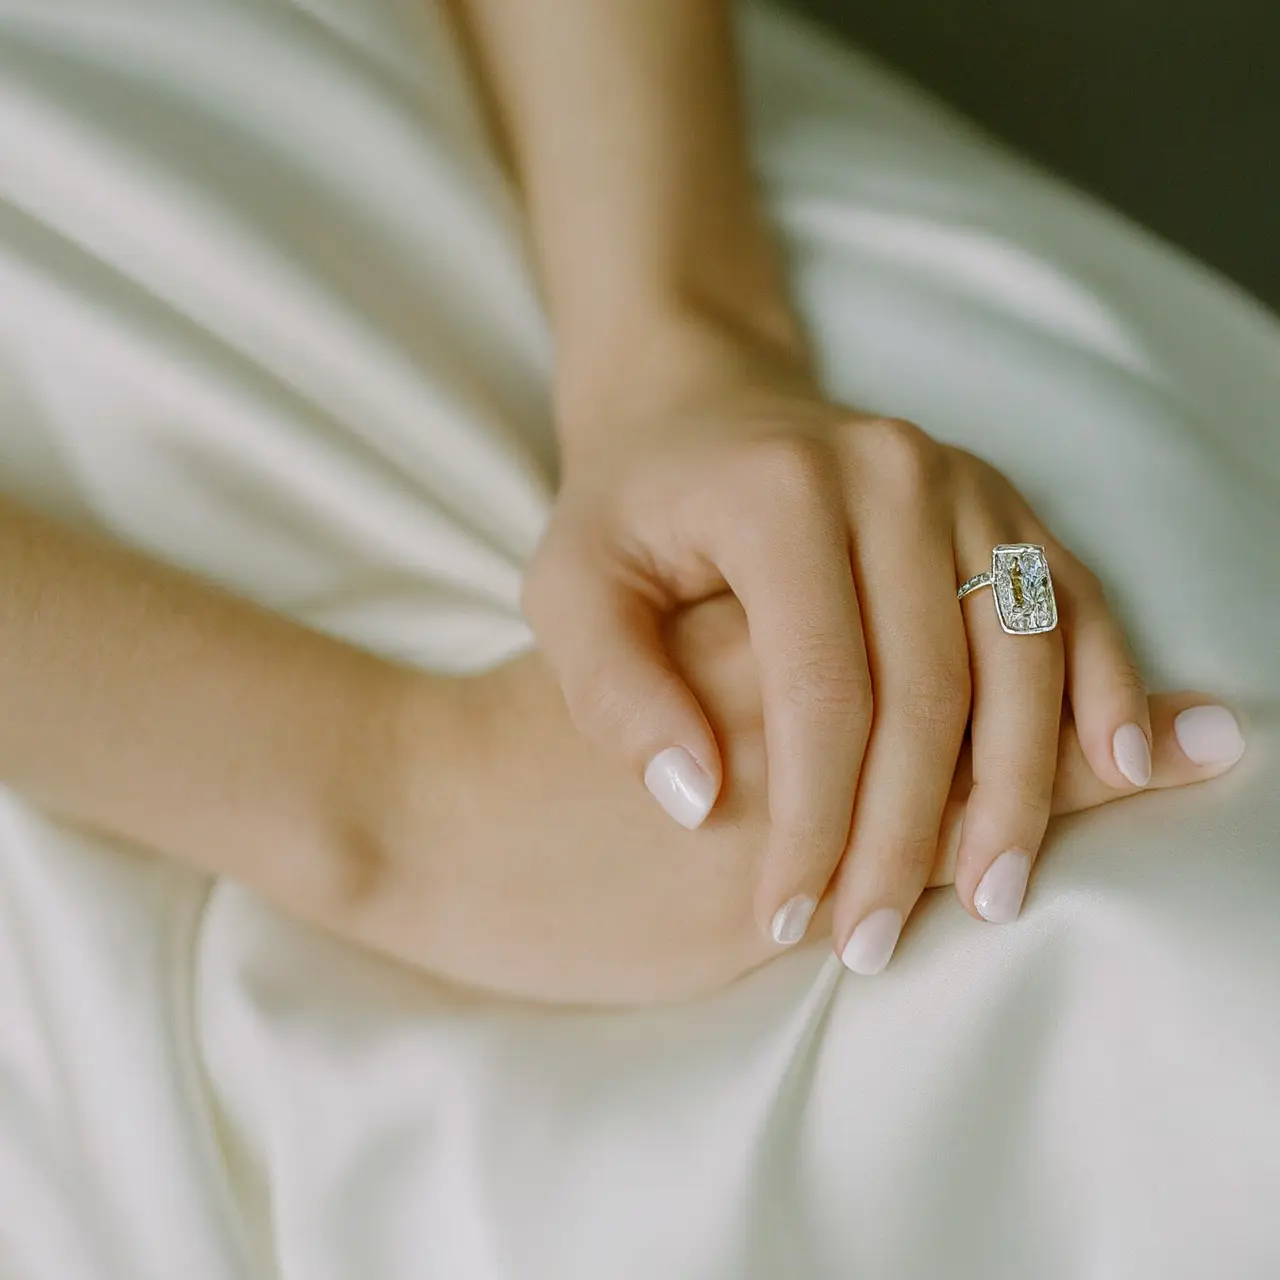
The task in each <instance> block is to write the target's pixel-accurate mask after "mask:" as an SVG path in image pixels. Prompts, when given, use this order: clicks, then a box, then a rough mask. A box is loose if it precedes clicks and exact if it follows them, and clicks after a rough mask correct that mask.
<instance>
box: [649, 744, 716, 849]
mask: <svg viewBox="0 0 1280 1280" xmlns="http://www.w3.org/2000/svg"><path fill="white" fill-rule="evenodd" d="M644 785H645V786H646V787H648V788H649V790H650V791H651V792H652V793H653V798H654V799H655V800H656V801H657V802H658V803H659V804H660V805H661V806H662V807H663V808H664V809H665V810H666V811H667V813H669V814H670V815H671V817H673V818H674V819H675V820H676V821H677V822H678V823H679V824H680V825H681V826H682V827H687V828H688V829H689V830H690V831H692V830H693V829H694V828H695V827H700V826H701V825H702V823H703V820H704V819H705V818H706V816H707V814H709V813H710V812H711V806H712V805H713V804H715V802H716V789H715V786H714V784H713V783H712V781H711V778H710V777H709V776H708V774H707V773H706V771H705V770H704V769H702V768H701V767H700V766H699V765H698V762H697V761H696V760H695V759H694V758H693V757H692V756H691V755H690V754H689V753H688V752H687V751H686V750H685V749H684V748H683V747H668V748H667V749H666V750H665V751H659V752H658V754H657V755H656V756H654V757H653V759H652V760H650V761H649V767H648V768H647V769H646V770H645V771H644Z"/></svg>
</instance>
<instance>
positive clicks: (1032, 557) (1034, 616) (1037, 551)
mask: <svg viewBox="0 0 1280 1280" xmlns="http://www.w3.org/2000/svg"><path fill="white" fill-rule="evenodd" d="M983 587H990V588H991V590H992V593H993V594H994V596H995V601H996V617H997V618H999V619H1000V626H1001V627H1002V628H1003V629H1004V631H1006V632H1007V633H1008V634H1009V635H1011V636H1037V635H1042V634H1043V633H1044V632H1046V631H1052V630H1053V629H1054V628H1055V627H1056V626H1057V625H1058V601H1057V599H1056V597H1055V596H1054V594H1053V579H1052V577H1050V575H1049V561H1048V560H1047V559H1046V557H1045V554H1044V548H1043V547H1038V546H1036V544H1035V543H1033V542H1002V543H1001V544H1000V545H999V546H997V547H994V548H992V551H991V569H990V570H989V571H988V572H986V573H976V574H974V576H973V577H972V578H970V579H969V580H968V581H967V582H965V583H963V584H962V585H961V587H960V588H959V590H958V591H957V592H956V599H957V600H963V599H964V598H965V596H967V595H970V594H972V593H973V592H974V591H979V590H981V589H982V588H983Z"/></svg>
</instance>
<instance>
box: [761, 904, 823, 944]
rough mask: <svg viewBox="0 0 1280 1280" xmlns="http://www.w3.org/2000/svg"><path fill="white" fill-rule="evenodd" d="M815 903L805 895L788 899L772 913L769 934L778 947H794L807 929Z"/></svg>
mask: <svg viewBox="0 0 1280 1280" xmlns="http://www.w3.org/2000/svg"><path fill="white" fill-rule="evenodd" d="M817 905H818V904H817V903H816V902H815V901H814V900H813V899H812V898H810V897H808V896H807V895H806V894H803V893H798V894H796V896H795V897H794V898H789V899H788V900H787V901H786V902H784V903H783V904H782V906H780V907H779V908H778V910H777V911H776V912H775V913H774V916H773V922H772V924H771V925H770V926H769V932H770V933H771V934H772V935H773V940H774V942H776V943H777V944H778V945H779V946H780V947H794V946H795V945H796V943H797V942H799V941H800V939H801V938H803V937H804V935H805V933H806V932H807V930H808V928H809V921H810V920H812V919H813V913H814V910H815V908H816V907H817Z"/></svg>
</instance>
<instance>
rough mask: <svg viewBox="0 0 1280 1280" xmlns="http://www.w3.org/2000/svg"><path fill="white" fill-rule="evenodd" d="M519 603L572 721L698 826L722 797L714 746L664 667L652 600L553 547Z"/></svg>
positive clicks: (669, 808)
mask: <svg viewBox="0 0 1280 1280" xmlns="http://www.w3.org/2000/svg"><path fill="white" fill-rule="evenodd" d="M523 603H524V611H525V616H526V618H527V619H528V621H529V625H530V626H531V627H532V628H533V631H534V635H535V636H536V637H537V640H538V646H539V648H540V649H541V651H542V654H543V656H544V657H545V658H546V660H547V661H548V663H549V664H550V665H551V668H552V670H553V671H554V672H555V674H556V679H557V680H558V681H559V684H560V689H561V692H562V693H563V695H564V700H565V705H566V706H567V708H568V710H569V716H570V718H571V719H572V721H573V723H574V726H575V727H576V728H577V729H578V731H579V732H580V733H582V734H584V735H585V736H586V737H587V738H589V739H590V740H591V741H593V742H595V743H596V744H598V745H599V746H600V747H602V748H603V749H604V750H607V751H610V752H613V753H616V754H621V755H622V756H623V757H624V758H626V759H627V760H629V761H630V762H631V764H632V766H633V768H634V769H635V770H636V773H637V774H638V775H639V776H641V777H643V779H644V783H645V786H646V787H648V789H649V791H650V792H651V793H652V795H653V797H654V799H655V800H657V801H658V803H659V804H660V805H661V806H662V807H663V809H665V810H666V812H667V813H668V814H669V815H670V816H671V817H672V818H674V819H675V820H676V821H677V822H678V823H680V825H681V826H683V827H687V828H689V829H690V830H692V829H693V828H695V827H698V826H701V824H702V822H703V821H704V819H705V818H706V816H707V814H708V813H710V812H711V809H712V807H713V806H714V805H715V802H716V797H717V796H718V795H719V793H720V784H721V779H722V776H723V771H722V766H721V762H720V751H719V748H718V747H717V745H716V739H715V735H714V734H713V733H712V731H711V727H710V725H709V724H708V723H707V718H706V716H705V715H704V714H703V711H702V708H701V707H700V706H699V705H698V700H697V699H696V698H695V697H694V695H693V692H692V691H691V690H690V688H689V686H688V684H686V682H685V680H684V678H683V677H682V676H681V675H680V674H679V673H678V672H677V671H676V669H675V667H674V665H673V664H672V661H671V658H670V656H669V654H668V652H667V648H666V644H665V640H664V636H663V625H662V624H663V614H662V611H661V609H659V607H658V605H657V604H656V603H655V601H654V600H653V599H652V598H650V597H647V596H646V595H645V594H644V593H643V592H642V591H640V590H639V589H638V588H637V587H636V586H634V585H627V584H626V583H624V582H623V581H620V580H619V577H618V576H617V575H616V574H614V573H611V572H610V570H609V567H608V566H607V565H605V564H602V563H600V562H598V561H593V562H591V563H584V561H583V560H582V559H581V558H578V557H574V556H567V555H565V554H564V552H563V549H561V553H560V555H559V556H557V557H556V558H555V559H554V560H542V561H540V562H535V564H534V566H533V568H532V569H531V571H530V574H529V577H528V578H527V579H526V582H525V590H524V602H523Z"/></svg>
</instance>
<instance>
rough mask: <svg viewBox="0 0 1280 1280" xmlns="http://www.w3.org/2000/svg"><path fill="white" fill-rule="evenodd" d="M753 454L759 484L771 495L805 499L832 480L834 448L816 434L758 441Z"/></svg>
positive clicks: (776, 437) (777, 437)
mask: <svg viewBox="0 0 1280 1280" xmlns="http://www.w3.org/2000/svg"><path fill="white" fill-rule="evenodd" d="M753 454H754V458H753V462H754V475H755V477H756V486H757V487H759V488H763V489H764V490H765V491H766V492H768V493H770V494H775V495H779V496H782V497H788V498H791V499H793V500H795V501H800V502H803V501H806V500H807V499H809V498H811V497H813V496H814V495H815V494H817V493H821V492H824V491H825V490H826V489H827V487H828V486H829V485H830V483H831V475H832V471H833V467H832V457H831V450H830V448H829V447H828V446H827V445H826V443H825V442H824V441H822V440H820V439H817V438H815V437H812V436H805V435H787V436H773V437H770V438H769V439H766V440H761V441H760V442H758V443H757V444H756V446H755V449H754V450H753Z"/></svg>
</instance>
